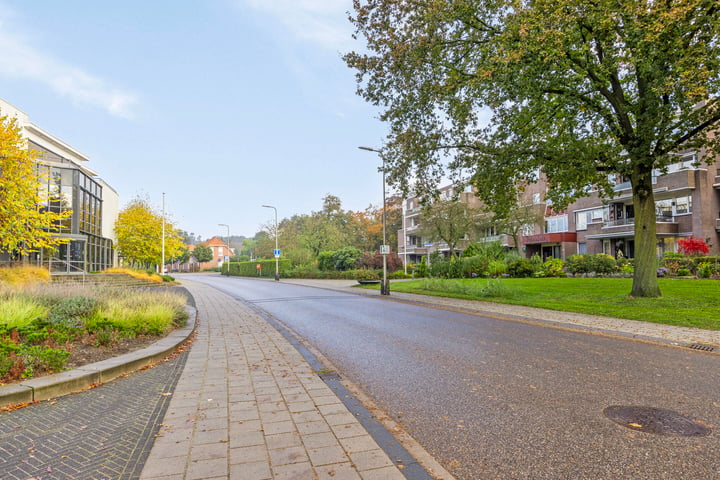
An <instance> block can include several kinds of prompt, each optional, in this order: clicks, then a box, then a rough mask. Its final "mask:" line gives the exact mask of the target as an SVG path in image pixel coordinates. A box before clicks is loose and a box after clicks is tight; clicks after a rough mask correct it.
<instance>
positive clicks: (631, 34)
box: [344, 0, 720, 297]
mask: <svg viewBox="0 0 720 480" xmlns="http://www.w3.org/2000/svg"><path fill="white" fill-rule="evenodd" d="M354 8H355V11H354V14H353V15H352V16H351V20H352V22H353V23H354V25H355V27H356V35H357V37H358V38H364V39H366V40H367V45H362V46H361V47H359V49H358V50H359V51H358V52H351V53H349V54H347V55H345V57H344V59H345V61H346V62H347V63H348V65H349V66H350V67H351V68H354V69H355V70H356V72H357V80H358V92H359V94H360V95H361V96H362V97H363V98H365V100H367V101H368V102H370V103H371V104H373V105H375V106H380V108H381V109H382V111H381V114H380V117H381V118H383V120H384V121H387V122H388V124H389V131H390V134H389V138H388V140H387V142H385V145H386V147H385V148H384V149H383V152H382V156H383V159H384V161H385V163H386V168H387V170H388V171H389V174H390V179H391V181H395V182H396V183H400V184H401V187H402V188H403V189H404V190H408V189H410V187H411V186H412V187H415V188H418V189H421V190H425V191H430V190H432V189H433V188H434V187H435V186H436V184H437V182H438V181H439V179H442V178H446V177H447V176H451V175H456V176H458V177H460V176H462V177H463V178H466V177H470V181H471V183H472V184H473V186H475V187H476V189H477V191H478V193H479V194H480V196H481V198H482V200H483V201H484V203H485V204H486V205H488V206H489V207H491V208H493V209H494V210H496V211H497V212H498V213H506V214H507V212H508V209H509V208H510V206H511V205H513V204H514V203H515V199H516V198H517V195H516V192H517V186H518V184H523V183H524V182H533V181H535V180H537V174H536V169H537V168H542V173H543V174H544V176H545V177H546V178H547V180H548V185H550V190H549V191H548V192H547V196H548V198H549V199H550V200H551V201H552V203H553V205H554V206H558V207H559V208H562V207H563V206H564V205H566V204H567V203H568V202H570V201H571V200H573V199H574V198H576V197H577V196H578V195H582V192H583V188H584V187H585V186H587V185H597V186H598V189H599V190H600V193H601V195H604V196H605V197H610V196H611V195H612V185H611V183H610V181H609V178H608V176H609V174H617V175H630V174H632V181H633V185H632V186H633V203H634V205H635V216H636V224H640V223H643V224H645V223H647V225H648V228H647V229H642V230H638V233H637V237H638V238H636V239H635V245H636V252H635V253H636V256H635V257H636V264H635V267H636V272H635V277H634V282H633V287H632V293H633V296H635V297H637V296H643V297H656V296H659V294H660V290H659V288H658V282H657V279H656V278H655V256H654V249H655V242H654V240H655V222H654V215H655V211H654V198H653V193H652V186H651V185H652V174H653V173H652V172H653V170H654V169H662V168H664V167H666V166H668V165H669V164H670V163H672V162H674V161H675V159H674V158H673V156H672V155H669V153H671V152H676V151H679V150H682V149H692V150H695V151H703V149H705V148H707V149H708V152H709V154H708V155H707V158H708V159H712V158H714V155H713V154H717V153H720V142H718V141H717V138H716V137H715V136H714V135H710V134H708V132H710V131H712V129H715V128H716V126H717V123H718V118H719V115H718V101H717V98H718V95H719V94H720V42H718V38H719V37H720V23H719V22H717V1H716V0H687V1H682V2H681V1H675V2H637V1H635V0H618V1H616V2H578V1H576V0H556V1H553V2H456V1H449V0H439V1H435V2H432V3H431V4H425V3H421V4H420V5H414V4H413V5H409V4H408V3H407V2H398V1H392V0H377V1H372V2H355V3H354ZM699 66H701V67H699ZM488 109H491V111H492V115H491V116H490V119H489V120H487V119H486V118H485V117H484V116H486V115H487V110H488ZM481 116H482V117H481ZM477 125H483V128H478V127H477ZM447 158H453V159H455V160H454V161H450V162H448V161H447ZM446 165H448V166H449V169H450V170H451V171H450V172H447V171H446V168H445V166H446ZM410 182H412V185H410ZM505 216H507V215H505Z"/></svg>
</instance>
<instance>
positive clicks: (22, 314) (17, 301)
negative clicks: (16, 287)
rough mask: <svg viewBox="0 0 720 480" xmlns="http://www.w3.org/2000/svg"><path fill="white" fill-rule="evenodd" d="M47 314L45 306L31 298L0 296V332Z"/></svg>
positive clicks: (26, 323)
mask: <svg viewBox="0 0 720 480" xmlns="http://www.w3.org/2000/svg"><path fill="white" fill-rule="evenodd" d="M47 315H48V309H47V307H45V306H43V305H40V304H38V303H37V302H36V301H34V300H33V299H30V298H25V297H21V296H10V297H5V298H0V332H10V331H12V330H14V329H20V328H23V327H25V326H27V325H29V324H31V323H32V322H34V321H36V320H39V319H42V318H45V317H47Z"/></svg>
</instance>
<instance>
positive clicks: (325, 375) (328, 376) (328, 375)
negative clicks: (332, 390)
mask: <svg viewBox="0 0 720 480" xmlns="http://www.w3.org/2000/svg"><path fill="white" fill-rule="evenodd" d="M317 374H318V377H320V379H321V380H322V381H323V382H327V381H329V380H338V381H340V374H339V373H337V372H333V371H322V372H317Z"/></svg>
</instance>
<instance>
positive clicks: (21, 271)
mask: <svg viewBox="0 0 720 480" xmlns="http://www.w3.org/2000/svg"><path fill="white" fill-rule="evenodd" d="M48 281H50V272H49V271H48V270H47V269H45V268H40V267H10V268H0V283H7V284H10V285H14V286H25V285H33V284H36V283H46V282H48Z"/></svg>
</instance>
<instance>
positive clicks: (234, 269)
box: [222, 259, 292, 278]
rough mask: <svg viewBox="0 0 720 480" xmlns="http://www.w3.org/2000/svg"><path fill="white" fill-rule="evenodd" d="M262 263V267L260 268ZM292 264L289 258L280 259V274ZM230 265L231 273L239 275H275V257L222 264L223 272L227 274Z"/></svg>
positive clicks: (270, 276)
mask: <svg viewBox="0 0 720 480" xmlns="http://www.w3.org/2000/svg"><path fill="white" fill-rule="evenodd" d="M258 265H260V266H261V267H262V268H261V269H258V268H257V266H258ZM291 266H292V263H291V262H290V260H288V259H280V261H279V262H278V270H279V272H280V276H283V273H285V272H287V271H288V270H289V269H290V268H291ZM228 267H229V268H230V275H233V276H237V277H269V278H274V277H275V259H271V260H253V261H252V262H229V263H225V264H223V266H222V273H223V274H225V275H227V273H228Z"/></svg>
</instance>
